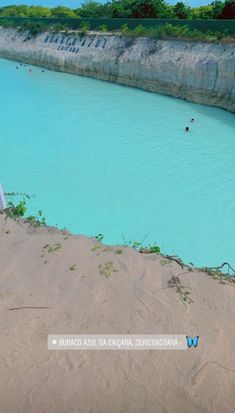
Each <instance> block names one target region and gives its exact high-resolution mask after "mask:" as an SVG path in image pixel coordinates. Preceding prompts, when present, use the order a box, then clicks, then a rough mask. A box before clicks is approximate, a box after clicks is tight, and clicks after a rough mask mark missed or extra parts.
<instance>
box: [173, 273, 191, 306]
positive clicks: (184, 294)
mask: <svg viewBox="0 0 235 413" xmlns="http://www.w3.org/2000/svg"><path fill="white" fill-rule="evenodd" d="M167 285H168V287H169V288H174V289H175V291H176V292H177V293H178V294H179V295H180V299H181V301H182V302H183V303H184V304H190V303H193V300H192V299H191V298H190V297H189V295H190V291H188V290H190V288H189V287H185V286H184V285H183V284H182V283H181V280H180V278H179V277H178V276H177V275H172V277H171V278H170V280H168V282H167Z"/></svg>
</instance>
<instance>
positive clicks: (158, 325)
mask: <svg viewBox="0 0 235 413" xmlns="http://www.w3.org/2000/svg"><path fill="white" fill-rule="evenodd" d="M0 265H1V271H0V310H1V313H0V320H1V340H0V359H1V374H0V405H1V408H0V411H1V413H52V412H53V413H54V412H55V413H65V412H69V413H88V412H89V413H110V412H112V413H121V412H124V413H131V412H133V413H144V412H146V413H156V412H157V413H163V412H164V413H178V412H181V413H182V412H187V413H194V412H195V413H196V412H203V413H212V412H218V413H221V412H223V413H233V412H234V406H235V346H234V343H235V306H234V300H235V288H234V287H235V284H234V283H231V282H226V281H223V280H220V279H214V278H213V277H210V276H209V275H207V274H205V273H204V272H202V271H199V270H192V271H189V269H188V268H187V267H185V268H183V269H182V268H181V266H180V265H179V264H177V263H176V262H173V261H169V260H167V259H166V258H164V257H162V256H160V255H157V254H141V253H139V252H137V251H135V250H134V249H131V248H128V247H120V246H112V247H109V246H105V245H103V244H102V243H99V242H97V240H95V239H89V238H86V237H83V236H77V235H71V234H69V233H68V232H66V231H59V230H57V229H55V228H49V227H44V228H34V227H32V226H30V225H29V224H27V223H24V222H23V221H18V222H16V221H13V220H11V219H9V218H8V219H6V217H5V215H0ZM25 307H30V308H25ZM49 334H185V335H190V336H191V337H194V336H196V335H198V336H199V343H198V347H197V348H190V349H188V350H185V351H49V350H48V349H47V336H48V335H49Z"/></svg>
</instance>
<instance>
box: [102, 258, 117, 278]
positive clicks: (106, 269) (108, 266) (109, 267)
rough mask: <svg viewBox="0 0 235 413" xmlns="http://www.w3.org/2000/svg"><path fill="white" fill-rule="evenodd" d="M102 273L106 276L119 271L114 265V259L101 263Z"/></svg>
mask: <svg viewBox="0 0 235 413" xmlns="http://www.w3.org/2000/svg"><path fill="white" fill-rule="evenodd" d="M99 270H100V274H102V275H104V276H105V277H106V278H109V277H111V275H112V274H113V272H117V271H118V270H117V269H116V268H115V267H114V265H113V262H112V261H107V262H105V263H104V264H100V265H99Z"/></svg>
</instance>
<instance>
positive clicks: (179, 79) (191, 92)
mask: <svg viewBox="0 0 235 413" xmlns="http://www.w3.org/2000/svg"><path fill="white" fill-rule="evenodd" d="M0 57H5V58H8V59H13V60H18V61H21V62H25V63H31V64H36V65H40V66H43V67H47V68H49V69H54V70H59V71H63V72H68V73H74V74H78V75H82V76H90V77H94V78H97V79H102V80H108V81H111V82H116V83H120V84H124V85H129V86H133V87H138V88H141V89H145V90H148V91H151V92H157V93H162V94H165V95H169V96H175V97H178V98H182V99H186V100H188V101H191V102H197V103H203V104H207V105H211V106H218V107H221V108H224V109H227V110H229V111H231V112H234V113H235V44H208V43H200V42H188V41H180V40H156V39H150V38H128V37H123V36H118V35H112V34H106V33H105V34H101V33H92V32H91V33H89V34H87V35H85V36H81V35H79V34H78V33H75V32H73V33H67V34H65V33H59V34H58V33H51V32H46V33H43V34H40V35H38V36H36V37H33V36H32V35H31V34H30V33H28V32H19V31H17V29H6V28H0Z"/></svg>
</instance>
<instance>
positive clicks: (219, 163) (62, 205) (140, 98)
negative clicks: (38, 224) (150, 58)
mask: <svg viewBox="0 0 235 413" xmlns="http://www.w3.org/2000/svg"><path fill="white" fill-rule="evenodd" d="M0 109H1V110H0V121H1V123H0V124H1V135H0V153H1V164H0V180H1V182H2V183H3V185H4V189H5V191H9V192H10V191H20V192H27V193H29V194H36V197H35V198H34V199H33V200H32V201H31V202H30V211H29V212H30V213H34V212H35V211H37V210H38V209H42V210H43V212H44V215H45V216H46V219H47V222H48V223H49V224H51V225H55V224H57V225H58V226H59V227H60V228H63V227H67V228H68V229H69V230H71V231H72V232H75V233H82V234H86V235H88V236H92V235H96V234H98V233H100V232H101V233H102V234H104V235H105V238H104V242H106V243H116V244H118V243H123V238H124V239H125V240H126V241H128V240H140V241H141V240H143V238H145V241H144V244H148V243H150V242H153V241H156V242H157V243H158V244H159V245H160V246H161V249H162V251H163V252H165V253H169V254H172V253H175V254H178V255H179V256H181V257H182V258H183V260H185V261H186V262H193V263H194V264H196V265H218V264H220V263H221V262H223V261H229V262H230V263H231V264H233V265H235V242H234V240H235V191H234V189H235V116H234V115H232V114H230V113H228V112H226V111H223V110H220V109H215V108H210V107H206V106H201V105H196V104H191V103H187V102H184V101H181V100H177V99H173V98H169V97H165V96H160V95H156V94H151V93H147V92H144V91H141V90H136V89H131V88H127V87H122V86H118V85H113V84H109V83H105V82H101V81H97V80H93V79H88V78H82V77H76V76H72V75H67V74H61V73H55V72H50V71H45V73H42V72H41V69H40V68H36V67H33V70H32V73H31V74H29V73H28V68H26V67H21V66H19V69H18V70H16V63H15V62H9V61H6V60H3V59H0ZM192 117H193V118H195V123H194V124H189V121H190V119H191V118H192ZM187 125H189V126H190V129H191V130H190V132H189V133H185V132H184V128H185V126H187Z"/></svg>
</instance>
